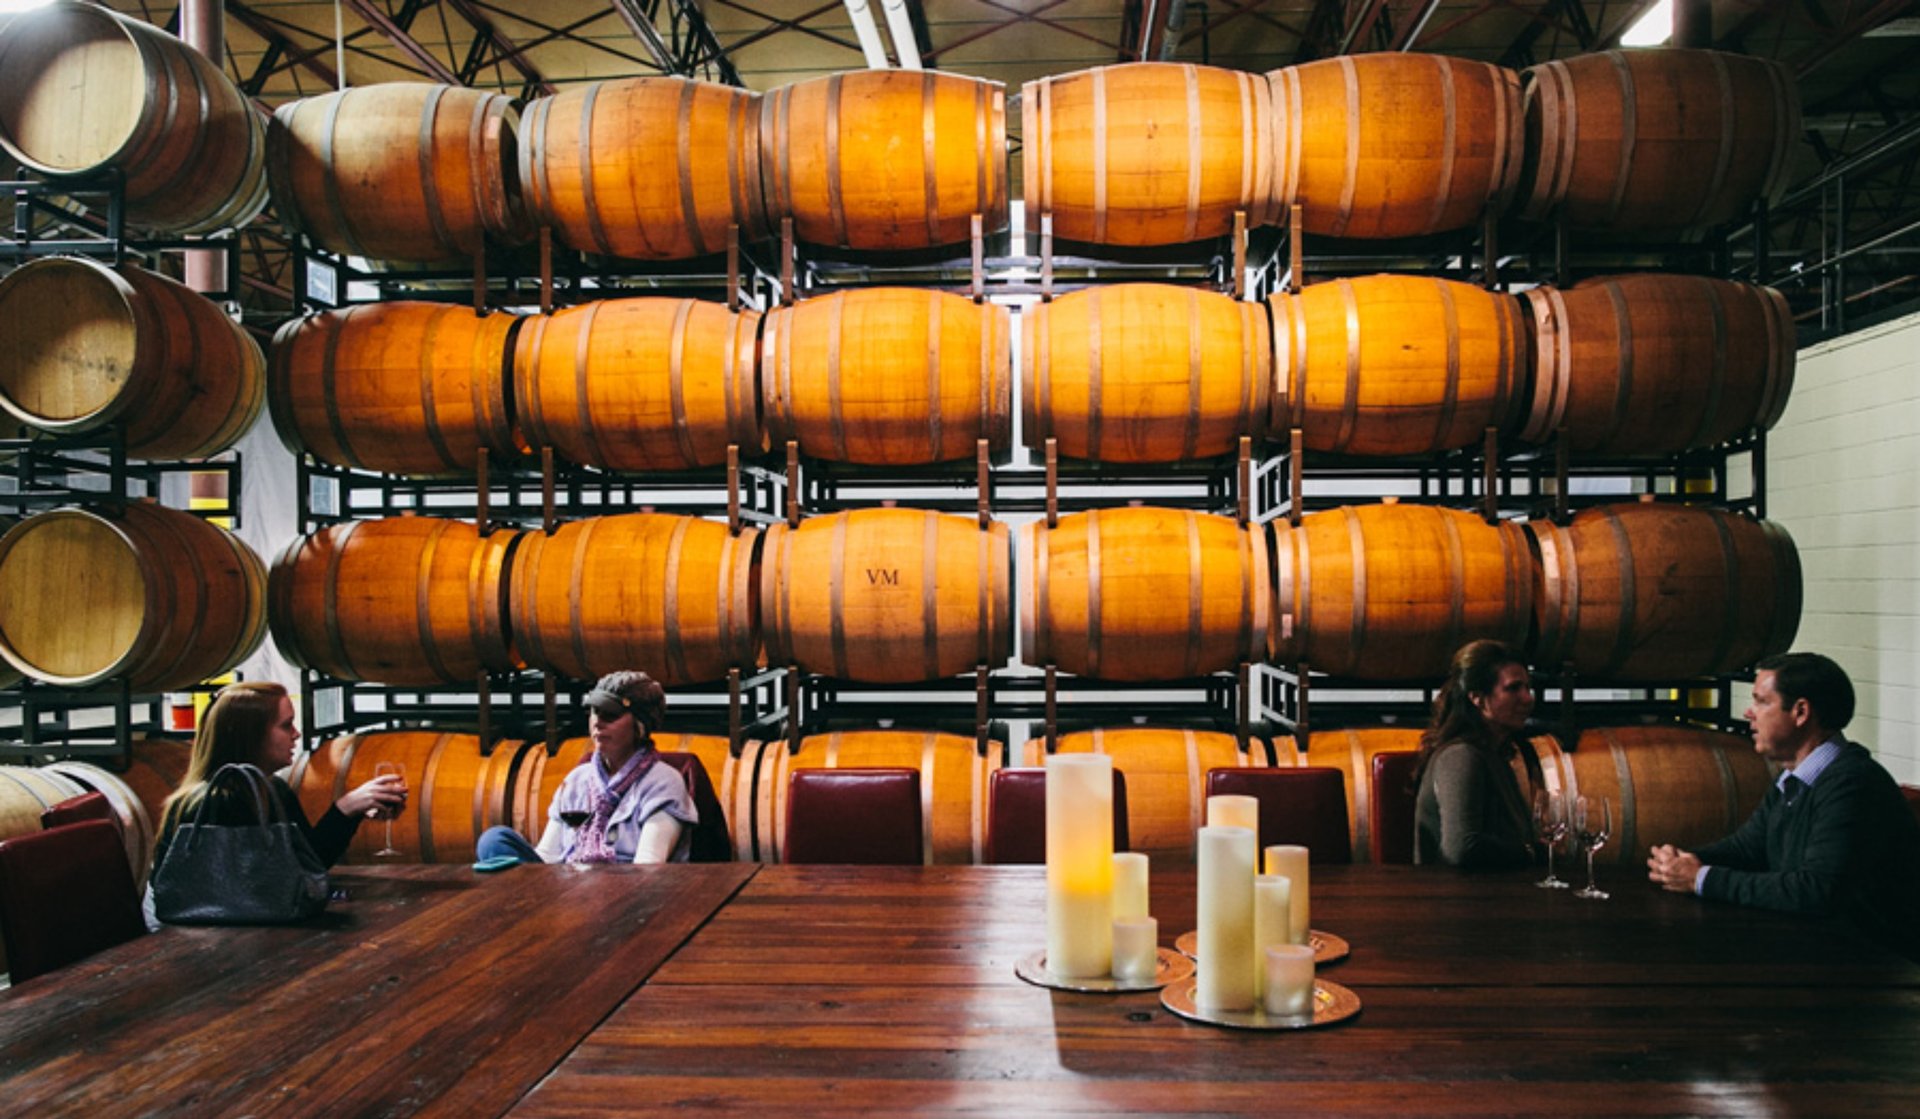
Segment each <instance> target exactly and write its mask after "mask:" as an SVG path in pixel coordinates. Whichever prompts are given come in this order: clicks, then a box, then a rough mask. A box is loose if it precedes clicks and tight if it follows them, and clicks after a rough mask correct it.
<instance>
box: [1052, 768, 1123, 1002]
mask: <svg viewBox="0 0 1920 1119" xmlns="http://www.w3.org/2000/svg"><path fill="white" fill-rule="evenodd" d="M1047 970H1048V971H1051V972H1052V973H1053V974H1055V975H1058V976H1061V977H1063V978H1067V979H1092V978H1097V977H1102V976H1106V975H1110V974H1112V971H1113V759H1112V758H1110V757H1108V756H1107V755H1105V754H1055V755H1053V756H1052V757H1049V758H1048V759H1047Z"/></svg>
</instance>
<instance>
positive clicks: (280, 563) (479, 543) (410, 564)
mask: <svg viewBox="0 0 1920 1119" xmlns="http://www.w3.org/2000/svg"><path fill="white" fill-rule="evenodd" d="M522 538H523V534H522V533H519V532H515V531H513V530H511V529H497V530H495V531H494V532H493V533H491V534H489V535H487V536H481V535H480V533H479V530H478V529H476V528H475V527H474V526H473V525H472V524H470V523H469V522H467V521H454V520H445V519H442V518H439V517H387V518H384V519H381V520H370V521H348V522H346V523H343V524H337V525H329V526H327V527H326V528H323V529H321V530H320V531H318V532H316V533H314V534H312V535H311V536H303V537H300V538H298V539H296V540H294V541H293V542H292V543H291V544H288V545H287V548H286V550H285V551H283V552H282V553H280V558H279V559H277V560H275V561H274V564H273V570H272V571H271V572H269V573H268V575H267V620H268V623H269V625H270V626H271V627H272V630H273V640H274V643H275V644H276V645H278V646H279V647H280V651H281V653H282V654H283V655H284V656H285V657H286V658H287V660H289V661H291V662H292V663H294V664H296V665H298V666H300V667H301V668H309V669H312V670H314V671H316V672H321V673H325V674H326V675H328V676H333V677H338V678H339V679H342V680H367V681H372V682H374V683H380V684H472V683H473V682H474V680H475V678H476V677H477V676H478V675H479V674H480V673H482V672H511V671H513V670H514V669H516V668H518V667H520V664H519V662H518V661H517V660H516V659H515V658H514V655H513V647H512V641H511V639H510V636H509V635H508V633H507V616H508V608H507V571H508V569H509V567H510V566H511V564H512V561H513V553H514V549H515V548H516V547H517V546H518V545H519V543H520V541H521V539H522Z"/></svg>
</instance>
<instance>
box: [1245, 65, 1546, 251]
mask: <svg viewBox="0 0 1920 1119" xmlns="http://www.w3.org/2000/svg"><path fill="white" fill-rule="evenodd" d="M1267 79H1268V81H1270V82H1271V83H1272V85H1273V102H1274V104H1273V120H1274V126H1273V145H1274V152H1275V160H1276V162H1275V166H1276V168H1277V173H1276V175H1275V187H1274V193H1275V196H1276V197H1275V201H1276V202H1277V203H1278V207H1279V212H1280V220H1285V216H1286V208H1287V207H1289V206H1291V205H1293V204H1294V203H1299V204H1300V206H1301V215H1300V216H1301V226H1302V228H1303V229H1305V230H1306V231H1307V232H1309V233H1324V234H1327V235H1328V236H1332V237H1364V238H1382V237H1413V236H1419V235H1422V234H1427V233H1441V232H1445V231H1447V230H1453V229H1463V228H1465V227H1467V226H1469V225H1472V224H1473V223H1474V222H1477V221H1479V220H1480V218H1481V217H1482V216H1483V215H1485V214H1487V213H1489V212H1491V213H1494V214H1498V213H1500V212H1501V211H1502V210H1503V209H1505V208H1506V205H1507V202H1508V200H1509V198H1510V197H1511V196H1512V194H1513V190H1514V187H1515V185H1516V183H1517V182H1518V180H1519V177H1520V164H1521V160H1522V156H1523V154H1524V144H1523V140H1524V131H1523V129H1522V127H1521V121H1522V116H1521V109H1520V75H1518V74H1516V73H1514V72H1513V71H1512V70H1509V69H1507V68H1506V67H1504V66H1495V65H1492V64H1491V63H1486V62H1472V61H1469V60H1467V59H1463V58H1448V57H1445V56H1444V55H1438V54H1404V53H1394V52H1385V53H1376V54H1357V55H1344V56H1342V57H1339V58H1328V59H1322V60H1320V61H1318V62H1308V63H1304V64H1302V65H1299V66H1289V67H1286V68H1285V69H1282V70H1275V71H1273V72H1272V73H1270V74H1268V75H1267Z"/></svg>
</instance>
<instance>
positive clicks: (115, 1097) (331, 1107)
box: [0, 864, 754, 1117]
mask: <svg viewBox="0 0 1920 1119" xmlns="http://www.w3.org/2000/svg"><path fill="white" fill-rule="evenodd" d="M753 872H754V868H753V867H751V866H744V865H738V864H728V865H702V866H667V867H598V868H595V869H594V870H592V871H591V872H588V873H580V872H576V871H573V870H570V869H569V868H567V867H564V866H551V867H533V866H522V867H516V868H513V869H511V870H508V871H506V872H504V873H500V874H495V875H479V874H475V873H474V872H473V871H472V870H470V869H468V868H467V867H464V866H410V867H380V868H359V869H355V870H351V871H341V872H337V873H336V874H335V875H334V885H335V887H336V888H344V889H345V890H346V891H347V894H348V896H347V898H346V899H345V900H342V901H336V902H334V904H333V905H332V906H331V907H330V908H329V909H328V911H327V912H326V913H325V914H324V915H322V916H321V917H320V918H318V919H316V920H315V921H313V922H311V923H309V924H306V925H302V926H296V927H285V928H250V929H221V928H199V929H188V928H167V929H164V930H162V931H161V932H159V933H157V934H155V935H152V936H147V937H143V938H141V939H139V940H136V941H134V942H132V943H130V944H125V945H121V946H120V947H118V948H115V949H113V950H110V951H108V952H104V953H101V954H100V955H98V956H94V957H92V958H91V959H88V960H86V961H83V962H82V963H79V964H75V965H73V966H72V967H69V968H66V969H64V970H62V971H60V972H56V973H54V974H51V975H48V976H44V977H42V978H41V979H37V980H34V981H31V982H28V983H25V984H22V985H21V986H19V987H15V988H13V989H11V990H8V991H6V992H4V993H0V1100H4V1101H5V1102H4V1104H0V1111H4V1112H5V1113H7V1114H22V1115H24V1114H38V1115H89V1116H115V1115H141V1116H158V1115H182V1116H211V1115H254V1116H267V1115H342V1116H344V1115H355V1116H362V1115H449V1116H462V1117H466V1116H483V1115H499V1114H501V1113H503V1112H504V1111H505V1110H506V1109H507V1108H508V1107H509V1106H511V1104H512V1103H513V1102H514V1101H515V1100H517V1099H519V1098H520V1097H521V1095H523V1094H524V1093H525V1092H526V1091H527V1089H528V1088H529V1087H531V1086H532V1085H533V1084H534V1083H535V1082H536V1081H537V1080H538V1079H539V1078H540V1077H541V1076H542V1075H544V1074H545V1073H546V1072H547V1071H548V1070H550V1069H552V1068H553V1067H554V1065H555V1064H556V1063H557V1062H558V1061H559V1060H560V1058H561V1057H562V1056H564V1055H565V1054H566V1053H567V1052H568V1051H569V1050H570V1049H572V1048H573V1046H574V1045H575V1043H577V1042H578V1041H579V1040H580V1039H581V1038H582V1037H584V1036H585V1035H586V1034H587V1033H588V1031H590V1030H591V1029H592V1028H593V1027H594V1026H595V1025H596V1024H598V1023H599V1022H600V1021H601V1020H602V1019H603V1018H605V1017H606V1015H607V1013H608V1011H610V1010H612V1009H613V1008H614V1007H615V1006H617V1005H619V1004H620V1002H621V1000H622V999H624V998H626V997H627V995H628V994H630V993H631V992H632V991H633V990H634V989H635V988H636V987H638V986H639V985H640V983H641V982H642V981H643V980H644V979H645V978H646V976H647V974H648V973H649V972H651V971H652V970H653V969H654V967H656V966H657V965H658V964H659V963H660V961H661V960H663V959H665V958H666V957H667V956H668V955H669V954H671V953H672V952H673V950H674V949H675V948H676V947H678V946H679V945H680V944H681V942H682V941H684V940H685V939H686V937H687V936H688V934H689V933H691V932H692V931H693V930H694V929H695V928H697V927H698V926H699V925H700V923H701V922H702V921H704V920H705V919H706V918H707V916H708V915H709V914H711V913H712V912H713V911H714V910H715V909H717V908H719V907H720V906H721V905H722V904H724V903H725V901H726V900H727V898H728V897H729V896H731V895H732V894H733V893H734V892H735V891H736V890H737V889H739V887H740V885H741V883H743V882H745V881H746V880H747V879H748V878H750V877H751V876H752V874H753Z"/></svg>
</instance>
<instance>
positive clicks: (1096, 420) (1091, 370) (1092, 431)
mask: <svg viewBox="0 0 1920 1119" xmlns="http://www.w3.org/2000/svg"><path fill="white" fill-rule="evenodd" d="M1105 296H1106V292H1105V291H1103V290H1101V289H1098V288H1096V289H1094V290H1092V291H1090V292H1088V293H1087V296H1086V299H1087V457H1088V458H1090V459H1093V460H1094V461H1096V462H1098V461H1101V460H1102V459H1103V458H1104V457H1105V450H1106V448H1105V447H1104V446H1102V442H1103V440H1104V437H1105V435H1106V424H1105V423H1104V420H1105V413H1106V399H1105V397H1104V396H1103V392H1104V388H1105V385H1104V381H1105V378H1104V376H1103V373H1104V371H1105V370H1104V366H1105V362H1106V348H1105V346H1104V345H1102V342H1103V341H1104V340H1103V338H1102V337H1101V327H1100V305H1101V303H1102V302H1103V300H1104V299H1105Z"/></svg>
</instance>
